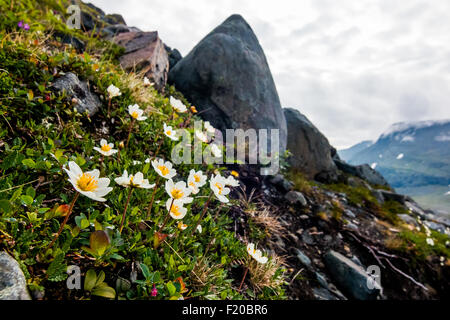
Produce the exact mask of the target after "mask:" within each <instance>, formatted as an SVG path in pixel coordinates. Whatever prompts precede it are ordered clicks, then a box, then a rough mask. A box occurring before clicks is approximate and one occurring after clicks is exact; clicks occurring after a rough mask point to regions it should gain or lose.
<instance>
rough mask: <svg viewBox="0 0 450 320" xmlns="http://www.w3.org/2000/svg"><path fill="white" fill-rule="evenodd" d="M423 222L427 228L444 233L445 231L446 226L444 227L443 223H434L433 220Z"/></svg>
mask: <svg viewBox="0 0 450 320" xmlns="http://www.w3.org/2000/svg"><path fill="white" fill-rule="evenodd" d="M423 223H424V224H425V225H426V226H427V227H428V228H430V229H431V230H434V231H437V232H440V233H443V234H446V232H445V229H446V228H445V226H444V225H443V224H440V223H436V222H433V221H428V220H425V221H424V222H423Z"/></svg>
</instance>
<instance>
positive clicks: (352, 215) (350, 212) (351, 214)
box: [344, 209, 356, 219]
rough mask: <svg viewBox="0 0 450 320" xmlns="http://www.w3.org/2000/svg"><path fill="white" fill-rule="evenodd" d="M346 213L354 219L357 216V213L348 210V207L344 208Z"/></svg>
mask: <svg viewBox="0 0 450 320" xmlns="http://www.w3.org/2000/svg"><path fill="white" fill-rule="evenodd" d="M344 214H345V215H346V216H347V217H350V218H352V219H354V218H356V215H355V214H354V213H353V212H352V211H351V210H348V209H346V210H344Z"/></svg>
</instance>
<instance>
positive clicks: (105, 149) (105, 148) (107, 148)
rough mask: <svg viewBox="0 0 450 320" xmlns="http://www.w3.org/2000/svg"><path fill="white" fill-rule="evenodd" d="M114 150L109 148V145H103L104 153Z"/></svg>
mask: <svg viewBox="0 0 450 320" xmlns="http://www.w3.org/2000/svg"><path fill="white" fill-rule="evenodd" d="M111 149H112V148H111V147H110V146H109V144H104V145H102V151H105V152H108V151H109V150H111Z"/></svg>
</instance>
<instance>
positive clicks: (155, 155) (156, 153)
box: [153, 134, 164, 159]
mask: <svg viewBox="0 0 450 320" xmlns="http://www.w3.org/2000/svg"><path fill="white" fill-rule="evenodd" d="M159 136H160V135H159V134H158V137H157V139H156V141H158V140H159ZM163 142H164V137H163V138H162V139H161V140H159V143H158V148H157V149H156V152H155V154H154V155H153V159H156V157H157V156H158V153H159V150H160V149H161V146H162V145H163Z"/></svg>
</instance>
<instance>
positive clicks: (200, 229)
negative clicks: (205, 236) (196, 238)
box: [197, 225, 203, 233]
mask: <svg viewBox="0 0 450 320" xmlns="http://www.w3.org/2000/svg"><path fill="white" fill-rule="evenodd" d="M197 231H198V233H202V231H203V229H202V226H201V225H198V226H197Z"/></svg>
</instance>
